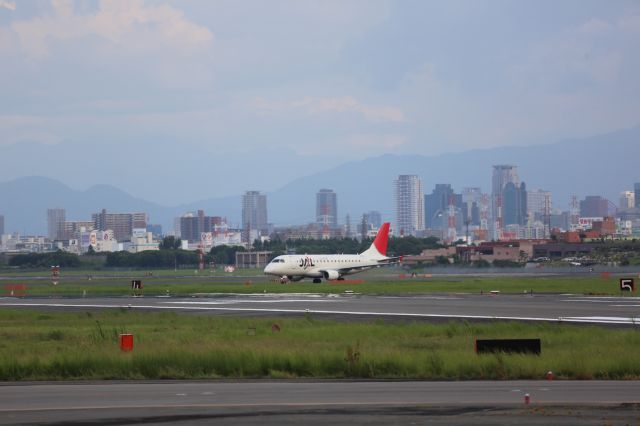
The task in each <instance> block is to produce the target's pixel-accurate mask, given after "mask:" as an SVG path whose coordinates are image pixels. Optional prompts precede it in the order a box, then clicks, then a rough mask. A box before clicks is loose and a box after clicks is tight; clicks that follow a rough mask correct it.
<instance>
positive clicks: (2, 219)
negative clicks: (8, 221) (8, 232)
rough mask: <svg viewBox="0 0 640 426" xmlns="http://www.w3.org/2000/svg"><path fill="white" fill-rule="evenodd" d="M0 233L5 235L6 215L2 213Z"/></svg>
mask: <svg viewBox="0 0 640 426" xmlns="http://www.w3.org/2000/svg"><path fill="white" fill-rule="evenodd" d="M0 235H4V216H3V215H1V214H0Z"/></svg>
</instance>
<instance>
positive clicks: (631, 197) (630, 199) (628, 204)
mask: <svg viewBox="0 0 640 426" xmlns="http://www.w3.org/2000/svg"><path fill="white" fill-rule="evenodd" d="M635 205H636V194H635V192H633V191H622V192H621V193H620V205H619V207H620V210H627V209H632V208H634V207H635Z"/></svg>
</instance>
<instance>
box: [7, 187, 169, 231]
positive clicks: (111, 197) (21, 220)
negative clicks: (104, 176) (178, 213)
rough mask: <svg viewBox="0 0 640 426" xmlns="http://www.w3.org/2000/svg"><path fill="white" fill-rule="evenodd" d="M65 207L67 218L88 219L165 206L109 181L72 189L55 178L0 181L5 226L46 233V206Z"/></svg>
mask: <svg viewBox="0 0 640 426" xmlns="http://www.w3.org/2000/svg"><path fill="white" fill-rule="evenodd" d="M55 207H61V208H64V209H66V210H67V220H90V219H91V214H92V213H96V212H99V211H100V210H101V209H103V208H105V209H107V211H112V212H124V211H127V212H129V211H146V212H148V213H149V214H150V215H151V216H152V217H153V216H154V215H159V214H160V212H164V210H165V209H166V208H164V207H162V206H159V205H158V204H155V203H152V202H149V201H145V200H140V199H137V198H134V197H132V196H130V195H129V194H127V193H126V192H124V191H122V190H120V189H118V188H115V187H113V186H109V185H96V186H92V187H91V188H89V189H87V190H86V191H76V190H73V189H71V188H69V187H68V186H66V185H63V184H62V183H60V182H59V181H57V180H53V179H49V178H46V177H37V176H32V177H25V178H19V179H15V180H12V181H9V182H4V183H0V214H4V216H5V229H6V230H7V231H18V232H20V233H26V234H34V233H37V234H40V235H46V232H47V209H48V208H55Z"/></svg>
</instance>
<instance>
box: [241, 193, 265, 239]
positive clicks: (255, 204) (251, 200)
mask: <svg viewBox="0 0 640 426" xmlns="http://www.w3.org/2000/svg"><path fill="white" fill-rule="evenodd" d="M242 230H243V233H242V236H243V241H244V242H253V239H254V237H255V238H257V237H258V236H259V235H267V234H268V232H269V229H268V225H267V196H266V195H264V194H260V191H247V192H245V194H244V195H243V196H242Z"/></svg>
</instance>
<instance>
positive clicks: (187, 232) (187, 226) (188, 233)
mask: <svg viewBox="0 0 640 426" xmlns="http://www.w3.org/2000/svg"><path fill="white" fill-rule="evenodd" d="M179 221H180V238H181V239H183V240H186V241H191V242H196V241H201V240H202V238H203V237H202V234H203V233H206V232H215V229H216V226H221V225H222V218H221V217H220V216H205V214H204V210H198V211H197V212H196V213H185V214H184V215H182V216H181V217H180V219H179Z"/></svg>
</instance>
